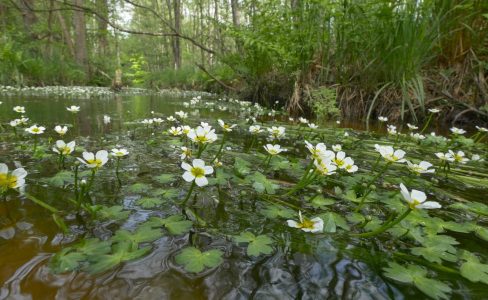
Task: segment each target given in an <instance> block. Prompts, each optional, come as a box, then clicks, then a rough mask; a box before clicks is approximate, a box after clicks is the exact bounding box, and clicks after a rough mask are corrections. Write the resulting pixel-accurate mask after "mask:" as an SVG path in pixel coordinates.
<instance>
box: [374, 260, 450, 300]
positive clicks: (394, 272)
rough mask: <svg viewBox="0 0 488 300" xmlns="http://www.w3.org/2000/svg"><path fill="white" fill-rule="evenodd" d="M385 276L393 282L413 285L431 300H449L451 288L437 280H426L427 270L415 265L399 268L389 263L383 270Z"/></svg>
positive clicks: (397, 265)
mask: <svg viewBox="0 0 488 300" xmlns="http://www.w3.org/2000/svg"><path fill="white" fill-rule="evenodd" d="M383 270H384V271H385V276H387V277H389V278H392V279H394V280H397V281H400V282H403V283H410V284H413V285H415V286H416V287H417V288H418V289H419V290H421V291H422V292H423V293H424V294H426V295H427V296H429V297H431V298H433V299H449V294H450V293H451V288H450V287H449V286H448V285H447V284H445V283H443V282H441V281H438V280H435V279H432V278H428V277H427V270H425V269H424V268H422V267H420V266H417V265H408V266H407V267H404V266H401V265H399V264H397V263H394V262H390V263H389V266H388V267H386V268H383Z"/></svg>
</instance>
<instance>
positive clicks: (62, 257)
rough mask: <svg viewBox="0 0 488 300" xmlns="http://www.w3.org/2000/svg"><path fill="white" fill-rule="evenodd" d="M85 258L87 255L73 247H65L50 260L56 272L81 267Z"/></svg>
mask: <svg viewBox="0 0 488 300" xmlns="http://www.w3.org/2000/svg"><path fill="white" fill-rule="evenodd" d="M84 259H85V255H84V254H83V253H80V252H75V251H73V248H70V247H68V248H65V249H63V250H61V251H60V252H58V253H56V254H55V255H54V256H53V257H52V258H51V261H50V267H51V269H52V270H53V271H54V272H55V273H63V272H69V271H74V270H77V269H79V268H80V263H81V262H82V261H83V260H84Z"/></svg>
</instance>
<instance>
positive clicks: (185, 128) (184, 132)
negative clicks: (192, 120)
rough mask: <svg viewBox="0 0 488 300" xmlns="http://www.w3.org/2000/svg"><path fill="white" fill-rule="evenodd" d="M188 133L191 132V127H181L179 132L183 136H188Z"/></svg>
mask: <svg viewBox="0 0 488 300" xmlns="http://www.w3.org/2000/svg"><path fill="white" fill-rule="evenodd" d="M190 131H191V127H190V126H188V125H183V126H181V132H182V133H183V134H184V135H186V136H188V134H189V133H190Z"/></svg>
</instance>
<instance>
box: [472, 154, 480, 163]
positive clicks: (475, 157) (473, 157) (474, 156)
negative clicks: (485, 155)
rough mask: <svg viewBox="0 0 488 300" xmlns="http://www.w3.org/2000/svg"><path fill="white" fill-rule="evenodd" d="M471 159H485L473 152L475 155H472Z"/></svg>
mask: <svg viewBox="0 0 488 300" xmlns="http://www.w3.org/2000/svg"><path fill="white" fill-rule="evenodd" d="M471 160H472V161H483V159H481V156H479V155H478V154H473V156H471Z"/></svg>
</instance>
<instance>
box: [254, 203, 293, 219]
mask: <svg viewBox="0 0 488 300" xmlns="http://www.w3.org/2000/svg"><path fill="white" fill-rule="evenodd" d="M261 213H262V214H263V215H264V216H265V217H267V218H270V219H275V218H285V219H288V218H292V217H294V216H295V215H296V213H295V212H294V211H292V210H290V209H288V208H285V207H283V206H279V205H268V206H267V207H265V208H264V209H262V210H261Z"/></svg>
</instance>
